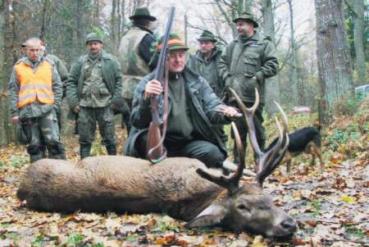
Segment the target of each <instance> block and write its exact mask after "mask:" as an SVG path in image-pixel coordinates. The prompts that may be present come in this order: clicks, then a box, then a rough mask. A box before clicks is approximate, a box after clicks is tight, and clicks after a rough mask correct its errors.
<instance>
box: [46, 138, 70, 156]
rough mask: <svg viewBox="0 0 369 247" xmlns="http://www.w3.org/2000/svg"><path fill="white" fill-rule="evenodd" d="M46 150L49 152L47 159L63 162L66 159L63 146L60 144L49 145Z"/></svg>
mask: <svg viewBox="0 0 369 247" xmlns="http://www.w3.org/2000/svg"><path fill="white" fill-rule="evenodd" d="M47 149H48V151H49V158H51V159H63V160H65V159H66V157H65V149H64V146H63V144H61V143H60V142H59V143H58V142H55V143H51V144H50V145H48V146H47Z"/></svg>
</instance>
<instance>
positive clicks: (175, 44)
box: [157, 33, 188, 51]
mask: <svg viewBox="0 0 369 247" xmlns="http://www.w3.org/2000/svg"><path fill="white" fill-rule="evenodd" d="M163 39H164V38H163V37H161V39H160V41H159V44H158V46H157V51H160V50H161V48H162V47H163V45H162V43H163ZM168 49H169V51H176V50H185V51H187V50H188V47H187V46H186V45H185V43H184V42H183V40H182V39H181V38H180V37H179V36H178V34H176V33H171V34H169V40H168Z"/></svg>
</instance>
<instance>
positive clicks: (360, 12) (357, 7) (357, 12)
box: [352, 0, 367, 85]
mask: <svg viewBox="0 0 369 247" xmlns="http://www.w3.org/2000/svg"><path fill="white" fill-rule="evenodd" d="M352 3H353V5H352V7H353V10H354V20H353V22H354V46H355V60H356V69H357V72H358V81H357V82H356V85H363V84H365V83H366V81H367V79H366V66H365V52H364V41H363V38H364V37H363V36H364V35H363V34H364V10H365V6H364V0H354V1H352Z"/></svg>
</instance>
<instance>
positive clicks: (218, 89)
mask: <svg viewBox="0 0 369 247" xmlns="http://www.w3.org/2000/svg"><path fill="white" fill-rule="evenodd" d="M197 40H198V42H199V49H198V50H197V51H196V53H195V54H194V55H192V56H190V59H189V61H188V63H187V66H188V67H189V68H190V69H191V70H192V71H194V72H196V73H198V74H199V75H201V76H202V77H204V78H205V79H206V80H207V81H208V83H209V84H210V87H211V88H212V89H213V91H214V92H215V94H216V95H217V96H218V97H220V98H221V97H222V94H223V90H224V82H223V79H222V77H221V76H220V75H219V71H218V63H219V59H220V56H221V54H222V51H221V50H220V49H219V48H218V47H217V45H216V43H217V39H216V38H215V36H214V34H213V33H212V32H210V31H208V30H205V31H203V32H202V34H201V35H200V37H199V38H198V39H197Z"/></svg>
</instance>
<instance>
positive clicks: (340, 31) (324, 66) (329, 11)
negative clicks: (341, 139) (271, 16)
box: [315, 0, 353, 123]
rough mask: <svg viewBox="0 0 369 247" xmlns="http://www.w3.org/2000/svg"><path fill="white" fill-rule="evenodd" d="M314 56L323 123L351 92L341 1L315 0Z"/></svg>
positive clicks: (327, 120) (349, 67) (348, 56)
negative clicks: (315, 42)
mask: <svg viewBox="0 0 369 247" xmlns="http://www.w3.org/2000/svg"><path fill="white" fill-rule="evenodd" d="M315 10H316V11H315V14H316V23H317V35H316V37H317V58H318V71H319V83H320V86H321V92H322V95H321V96H322V103H321V104H320V105H324V106H326V108H327V109H326V111H322V114H323V116H320V119H321V120H322V122H323V123H328V122H329V120H330V114H329V113H330V112H332V110H333V107H334V104H335V103H336V102H338V101H339V100H340V99H342V97H343V96H345V95H349V96H351V95H352V92H353V87H352V71H351V57H350V54H349V51H348V45H347V41H346V33H345V30H344V22H343V14H342V0H315Z"/></svg>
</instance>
